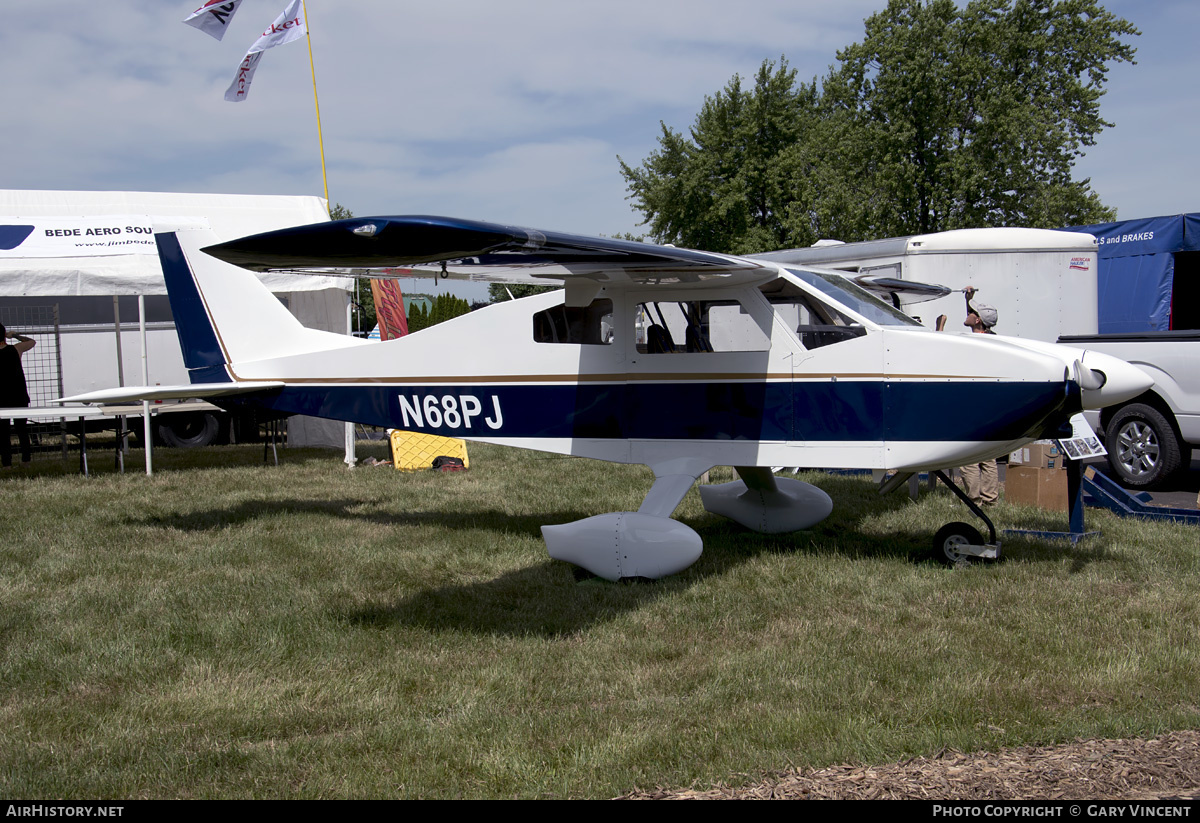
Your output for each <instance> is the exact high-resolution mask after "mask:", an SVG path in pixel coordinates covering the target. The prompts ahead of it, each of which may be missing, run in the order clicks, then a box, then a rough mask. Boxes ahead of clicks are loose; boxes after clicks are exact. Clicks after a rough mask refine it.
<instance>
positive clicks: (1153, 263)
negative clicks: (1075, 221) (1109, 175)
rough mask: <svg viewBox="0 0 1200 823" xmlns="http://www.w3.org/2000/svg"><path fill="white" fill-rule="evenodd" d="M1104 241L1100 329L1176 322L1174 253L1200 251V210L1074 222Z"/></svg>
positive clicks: (1142, 328)
mask: <svg viewBox="0 0 1200 823" xmlns="http://www.w3.org/2000/svg"><path fill="white" fill-rule="evenodd" d="M1066 231H1079V232H1087V233H1088V234H1091V235H1095V237H1096V239H1097V241H1099V245H1100V248H1099V258H1100V259H1099V264H1098V268H1099V274H1098V277H1099V294H1100V302H1099V317H1098V318H1097V320H1098V321H1099V323H1098V326H1099V331H1100V333H1101V334H1109V333H1135V334H1136V333H1139V332H1145V331H1154V330H1166V329H1169V328H1170V327H1171V290H1172V289H1173V287H1174V284H1175V252H1179V251H1197V250H1200V214H1178V215H1174V216H1171V217H1144V218H1140V219H1137V220H1119V221H1117V222H1115V223H1097V224H1096V225H1094V226H1071V227H1070V228H1068V229H1066Z"/></svg>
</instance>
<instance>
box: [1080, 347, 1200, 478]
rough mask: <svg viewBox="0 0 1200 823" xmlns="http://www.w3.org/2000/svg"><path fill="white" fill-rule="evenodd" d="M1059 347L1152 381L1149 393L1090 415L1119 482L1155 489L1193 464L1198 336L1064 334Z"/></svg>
mask: <svg viewBox="0 0 1200 823" xmlns="http://www.w3.org/2000/svg"><path fill="white" fill-rule="evenodd" d="M1058 342H1059V343H1062V344H1064V345H1068V346H1075V347H1076V348H1081V349H1091V350H1093V351H1098V352H1103V353H1104V354H1111V355H1112V356H1114V357H1119V358H1121V359H1122V360H1125V361H1127V362H1129V363H1132V364H1133V365H1135V366H1137V367H1138V368H1140V369H1141V370H1142V371H1144V372H1146V374H1148V375H1150V377H1151V378H1153V379H1154V386H1153V387H1152V388H1151V389H1149V390H1148V391H1147V392H1146V393H1145V394H1142V395H1140V396H1138V397H1135V398H1133V399H1132V400H1130V401H1128V402H1126V403H1123V404H1121V405H1119V406H1110V407H1108V408H1106V409H1104V410H1103V411H1100V412H1089V413H1088V414H1087V417H1088V422H1089V423H1091V425H1092V427H1093V428H1096V429H1097V430H1099V431H1101V432H1102V433H1103V435H1104V447H1105V448H1106V449H1107V450H1108V462H1109V465H1110V466H1111V467H1112V470H1113V472H1115V473H1116V475H1117V478H1118V479H1119V480H1120V482H1121V483H1122V484H1123V485H1125V486H1127V487H1131V488H1137V489H1153V488H1156V487H1158V486H1161V485H1162V484H1163V483H1165V482H1166V481H1167V480H1168V479H1169V478H1170V477H1171V476H1172V475H1174V474H1175V473H1176V472H1178V471H1181V470H1183V471H1186V470H1187V469H1188V467H1189V466H1190V465H1191V452H1192V447H1193V446H1200V331H1149V332H1140V333H1137V334H1085V335H1066V336H1063V337H1059V338H1058Z"/></svg>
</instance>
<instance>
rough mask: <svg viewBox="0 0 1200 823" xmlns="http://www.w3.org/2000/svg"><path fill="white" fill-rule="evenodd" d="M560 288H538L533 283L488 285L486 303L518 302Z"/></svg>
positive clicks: (555, 286)
mask: <svg viewBox="0 0 1200 823" xmlns="http://www.w3.org/2000/svg"><path fill="white" fill-rule="evenodd" d="M561 288H562V286H559V285H550V286H539V285H536V284H533V283H489V284H488V302H489V303H503V302H504V301H506V300H520V299H521V298H522V297H529V296H530V295H531V294H542V293H544V292H548V291H554V290H555V289H561ZM510 295H511V297H510Z"/></svg>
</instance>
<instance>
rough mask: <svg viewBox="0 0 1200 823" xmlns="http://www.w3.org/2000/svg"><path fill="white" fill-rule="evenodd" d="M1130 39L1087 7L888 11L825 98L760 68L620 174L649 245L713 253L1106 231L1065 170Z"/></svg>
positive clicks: (1092, 132) (1045, 2) (851, 49)
mask: <svg viewBox="0 0 1200 823" xmlns="http://www.w3.org/2000/svg"><path fill="white" fill-rule="evenodd" d="M1137 33H1138V32H1137V30H1136V29H1135V28H1134V27H1133V26H1132V25H1130V24H1129V23H1128V22H1127V21H1125V20H1122V19H1120V18H1117V17H1115V16H1113V15H1112V14H1110V13H1109V12H1107V11H1105V10H1104V9H1103V8H1101V7H1100V5H1099V4H1098V3H1097V2H1095V1H1094V0H972V2H970V3H968V4H967V5H966V6H965V7H961V8H960V7H959V5H958V4H956V3H955V2H954V0H890V2H889V3H888V7H887V8H886V9H885V10H884V11H882V12H879V13H878V14H875V15H872V16H871V17H870V18H868V19H867V20H866V22H865V36H864V38H863V40H862V42H861V43H855V44H852V45H850V46H848V47H847V48H845V49H843V50H841V51H840V52H838V55H837V60H838V62H837V63H836V64H835V65H834V66H833V67H832V68H831V69H830V72H829V74H828V75H827V76H826V77H825V78H823V80H822V83H821V86H820V89H819V90H818V88H817V85H816V83H815V82H814V83H813V84H810V85H806V84H803V83H801V84H797V83H796V82H795V72H794V71H791V70H789V69H788V68H787V64H786V61H784V60H782V59H781V61H780V65H779V67H778V69H776V68H775V67H774V66H773V64H771V63H770V62H764V63H763V65H762V67H761V68H760V70H759V72H758V75H757V77H756V80H755V87H754V90H753V91H743V90H742V87H741V81H740V78H738V77H736V76H735V77H734V78H733V80H731V81H730V83H729V85H728V86H726V88H725V89H724V90H723V91H722V92H720V93H718V94H717V95H716V96H714V97H711V98H707V99H706V100H705V102H704V105H703V107H702V108H701V111H700V113H699V114H698V115H697V117H696V122H695V124H694V125H693V126H692V128H691V131H690V139H688V138H686V137H684V136H683V135H681V134H679V133H677V132H675V131H673V130H671V129H670V128H669V127H667V126H666V125H663V127H662V129H663V133H662V135H661V136H660V137H659V149H658V150H657V151H655V152H653V153H652V154H651V155H650V157H648V158H647V159H646V160H645V161H644V162H643V164H642V165H641V166H640V167H639V168H636V169H635V168H632V167H630V166H629V165H628V164H626V163H625V162H624V161H620V164H621V171H622V174H623V175H624V176H625V179H626V181H627V184H628V188H629V192H630V197H631V199H632V200H633V201H634V203H635V205H636V206H637V207H638V208H639V209H640V210H641V211H642V213H643V215H644V216H645V218H646V223H647V225H648V226H649V227H650V229H651V234H652V235H653V237H654V238H655V239H656V240H658V241H659V242H673V243H679V244H680V245H687V246H691V247H695V248H702V249H708V250H711V251H724V252H734V253H746V252H753V251H763V250H767V249H772V248H782V247H786V246H789V245H790V246H799V245H807V244H809V243H811V242H813V241H814V240H816V239H818V238H821V237H837V238H839V239H842V240H847V241H850V240H865V239H871V238H878V237H887V236H894V235H903V234H915V233H922V232H933V231H942V230H945V229H952V228H965V227H975V226H996V225H1024V226H1039V227H1051V228H1057V227H1061V226H1066V225H1074V224H1080V223H1090V222H1101V221H1103V220H1107V219H1112V218H1113V217H1114V216H1115V215H1114V213H1113V211H1112V210H1110V209H1107V208H1105V207H1104V206H1103V204H1102V203H1101V202H1100V199H1099V197H1098V196H1097V194H1096V193H1095V192H1094V191H1092V190H1091V187H1090V181H1088V180H1086V179H1085V180H1073V179H1072V176H1071V172H1072V168H1073V166H1074V163H1075V161H1076V160H1077V159H1078V158H1079V156H1080V155H1081V154H1082V152H1083V150H1084V147H1086V146H1090V145H1093V144H1094V143H1095V139H1096V136H1097V135H1098V134H1099V133H1100V131H1101V130H1103V128H1104V127H1106V126H1109V125H1111V124H1110V123H1106V122H1105V121H1104V120H1103V119H1102V118H1101V117H1100V110H1099V101H1100V97H1101V96H1102V95H1103V93H1104V90H1103V87H1104V83H1105V81H1106V78H1107V72H1108V66H1109V65H1110V64H1112V63H1119V62H1125V61H1130V62H1132V60H1133V55H1134V49H1133V47H1132V46H1130V45H1128V44H1126V43H1124V42H1122V39H1121V38H1122V37H1126V36H1132V35H1136V34H1137ZM618 160H620V158H618Z"/></svg>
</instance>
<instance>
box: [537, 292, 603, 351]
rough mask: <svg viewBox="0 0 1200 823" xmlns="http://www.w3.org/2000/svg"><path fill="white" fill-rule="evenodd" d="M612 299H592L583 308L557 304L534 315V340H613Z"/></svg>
mask: <svg viewBox="0 0 1200 823" xmlns="http://www.w3.org/2000/svg"><path fill="white" fill-rule="evenodd" d="M612 312H613V305H612V301H611V300H609V299H608V298H606V297H605V298H600V299H598V300H593V301H592V302H591V303H590V304H589V305H587V306H583V307H582V308H580V307H576V306H565V305H558V306H554V307H552V308H549V309H546V310H544V311H540V312H537V313H536V314H535V315H534V316H533V340H534V342H535V343H575V344H581V345H607V344H609V343H612V341H613V330H612Z"/></svg>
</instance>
